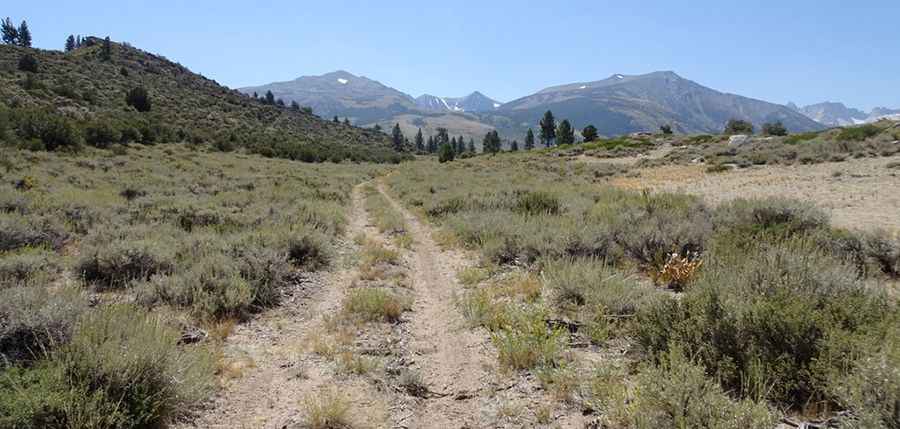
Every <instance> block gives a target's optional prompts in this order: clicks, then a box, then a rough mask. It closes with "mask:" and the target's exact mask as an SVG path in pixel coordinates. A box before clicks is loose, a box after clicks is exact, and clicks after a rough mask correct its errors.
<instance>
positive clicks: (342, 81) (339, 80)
mask: <svg viewBox="0 0 900 429" xmlns="http://www.w3.org/2000/svg"><path fill="white" fill-rule="evenodd" d="M338 83H339V84H341V85H346V84H348V83H350V81H349V80H347V79H344V78H340V79H338Z"/></svg>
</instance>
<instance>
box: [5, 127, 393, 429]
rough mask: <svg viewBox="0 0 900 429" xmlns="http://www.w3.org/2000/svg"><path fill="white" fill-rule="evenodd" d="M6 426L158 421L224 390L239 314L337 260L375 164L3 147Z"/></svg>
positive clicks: (172, 149) (157, 150) (186, 149)
mask: <svg viewBox="0 0 900 429" xmlns="http://www.w3.org/2000/svg"><path fill="white" fill-rule="evenodd" d="M0 162H2V165H0V174H2V176H3V180H2V185H0V373H2V374H0V391H2V392H4V394H3V395H0V427H13V428H25V427H90V428H121V427H151V426H154V427H155V426H158V425H159V424H160V423H163V422H168V421H172V420H174V419H176V418H179V417H181V416H184V415H185V414H186V413H188V412H189V411H190V410H192V409H193V408H195V407H197V406H198V405H199V404H200V403H202V402H203V401H205V400H207V399H208V398H209V396H210V395H211V394H212V393H213V392H215V391H216V389H217V386H218V383H217V377H216V375H217V374H218V373H219V372H221V371H222V370H223V368H221V367H220V365H221V359H220V354H219V350H218V349H219V347H220V345H221V343H222V341H223V340H224V338H226V337H227V336H228V332H229V331H230V329H232V327H233V326H234V325H235V324H239V323H241V322H243V321H246V320H248V319H249V318H251V317H253V316H254V315H255V314H258V313H260V312H262V311H264V310H266V309H268V308H272V307H274V306H277V305H279V303H280V302H281V301H282V299H283V298H284V297H285V296H289V295H290V294H291V291H292V290H294V289H295V288H298V287H300V284H301V282H302V277H303V273H306V272H311V271H316V270H321V269H324V268H326V267H328V266H330V265H331V264H332V263H333V244H334V242H335V240H336V238H337V237H340V236H341V235H342V234H343V233H344V229H345V226H346V221H347V220H346V210H347V208H348V206H349V204H350V192H351V190H352V188H353V186H354V185H356V184H357V183H360V182H362V181H365V180H369V179H371V178H372V177H375V176H376V175H379V174H380V172H381V170H382V167H379V166H374V165H341V164H318V165H315V164H304V163H299V162H293V161H287V160H273V159H267V158H262V157H259V156H256V155H244V154H235V153H228V154H226V153H221V152H217V151H213V150H210V149H208V148H206V147H203V146H197V145H186V144H172V145H165V146H141V145H130V146H128V147H124V146H123V147H119V148H118V149H117V150H115V151H106V150H97V149H91V148H86V149H83V150H82V151H80V152H78V153H65V152H61V153H47V152H28V151H17V150H4V151H3V153H2V157H0Z"/></svg>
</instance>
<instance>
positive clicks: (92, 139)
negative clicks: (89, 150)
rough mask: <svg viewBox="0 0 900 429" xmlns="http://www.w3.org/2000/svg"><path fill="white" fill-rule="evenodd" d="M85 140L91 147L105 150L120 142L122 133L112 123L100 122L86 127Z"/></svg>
mask: <svg viewBox="0 0 900 429" xmlns="http://www.w3.org/2000/svg"><path fill="white" fill-rule="evenodd" d="M84 140H85V142H86V143H87V144H89V145H91V146H94V147H98V148H102V149H105V148H108V147H109V146H111V145H112V144H113V143H118V142H120V141H121V140H122V132H121V131H120V130H119V128H118V127H116V126H115V125H114V124H112V123H110V121H107V120H98V121H94V122H91V123H88V124H87V125H86V126H85V127H84Z"/></svg>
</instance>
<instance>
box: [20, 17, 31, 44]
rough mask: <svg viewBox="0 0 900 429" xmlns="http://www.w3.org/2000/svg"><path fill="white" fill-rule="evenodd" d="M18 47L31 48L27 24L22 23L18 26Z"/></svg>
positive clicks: (29, 31)
mask: <svg viewBox="0 0 900 429" xmlns="http://www.w3.org/2000/svg"><path fill="white" fill-rule="evenodd" d="M19 46H21V47H23V48H30V47H31V30H29V29H28V23H27V22H25V21H22V24H21V25H19Z"/></svg>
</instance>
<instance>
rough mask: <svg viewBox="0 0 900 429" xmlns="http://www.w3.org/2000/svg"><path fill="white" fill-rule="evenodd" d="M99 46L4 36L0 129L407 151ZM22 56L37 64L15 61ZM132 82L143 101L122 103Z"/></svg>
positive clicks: (369, 155) (286, 150) (103, 138)
mask: <svg viewBox="0 0 900 429" xmlns="http://www.w3.org/2000/svg"><path fill="white" fill-rule="evenodd" d="M103 51H104V48H103V41H101V40H99V39H96V38H88V39H86V43H85V44H84V45H83V47H81V48H79V49H76V50H74V51H72V52H69V53H63V52H58V51H43V50H35V49H25V48H19V47H14V46H6V45H4V46H0V116H2V117H3V118H2V119H0V127H2V128H0V138H2V139H3V140H6V141H8V142H12V143H15V144H19V145H23V146H27V147H30V148H34V149H41V148H42V147H43V148H46V149H55V148H56V147H57V146H73V147H76V146H79V145H81V144H89V145H93V146H99V147H109V146H111V145H113V144H116V143H130V142H137V143H145V144H152V143H169V142H181V141H185V142H192V143H209V144H212V145H214V146H215V147H217V148H219V149H221V150H233V149H236V148H246V149H247V150H248V151H250V152H255V153H260V154H263V155H267V156H273V157H281V158H290V159H300V160H303V161H324V160H333V161H340V160H344V159H351V160H354V161H376V162H385V161H394V162H396V161H399V160H400V159H402V158H403V156H402V155H399V154H397V153H396V152H395V151H393V150H392V149H391V147H390V143H389V139H388V136H387V135H385V134H383V133H379V132H376V131H373V130H364V129H360V128H356V127H351V126H345V125H342V124H335V123H332V122H329V121H324V120H322V119H321V118H319V117H317V116H314V115H312V114H310V113H308V112H305V111H303V110H302V109H292V108H290V107H284V106H277V105H269V104H265V103H263V102H261V101H259V100H255V99H253V98H250V97H247V96H245V95H243V94H241V93H239V92H237V91H234V90H231V89H229V88H226V87H224V86H222V85H219V84H218V83H217V82H215V81H213V80H210V79H207V78H205V77H203V76H201V75H198V74H195V73H192V72H191V71H190V70H188V69H187V68H185V67H184V66H182V65H180V64H178V63H175V62H172V61H170V60H168V59H166V58H164V57H161V56H158V55H154V54H150V53H147V52H144V51H141V50H139V49H136V48H134V47H131V46H128V45H124V44H117V43H111V55H110V56H109V59H106V58H104V54H103ZM28 56H30V57H31V58H33V59H34V60H35V63H36V71H34V72H29V71H24V70H25V69H28V67H27V66H26V67H23V65H22V64H20V62H22V59H23V57H28ZM135 88H143V89H145V90H146V92H147V94H148V96H149V100H150V110H149V111H146V112H139V111H138V110H137V109H136V108H134V107H132V106H130V105H129V104H128V103H126V95H127V94H128V93H129V92H130V91H132V90H133V89H135ZM38 140H40V143H38Z"/></svg>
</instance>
